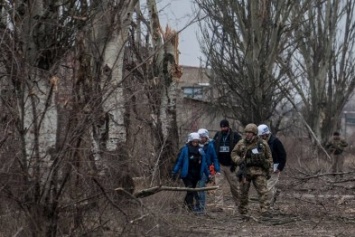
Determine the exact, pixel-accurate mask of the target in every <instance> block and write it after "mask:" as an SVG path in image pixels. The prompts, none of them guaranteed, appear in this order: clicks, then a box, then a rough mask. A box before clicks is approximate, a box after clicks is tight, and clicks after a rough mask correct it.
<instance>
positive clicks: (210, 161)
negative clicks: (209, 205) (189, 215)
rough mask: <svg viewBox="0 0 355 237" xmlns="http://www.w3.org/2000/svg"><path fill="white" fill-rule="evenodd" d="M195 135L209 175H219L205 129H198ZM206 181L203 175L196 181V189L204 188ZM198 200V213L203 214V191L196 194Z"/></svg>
mask: <svg viewBox="0 0 355 237" xmlns="http://www.w3.org/2000/svg"><path fill="white" fill-rule="evenodd" d="M197 133H198V134H199V135H200V147H201V148H202V150H203V152H204V154H205V155H206V163H207V167H208V169H209V171H210V173H211V174H210V175H213V174H214V173H215V172H218V173H219V172H220V167H219V163H218V159H217V154H216V150H215V147H214V141H213V139H210V137H209V132H208V130H207V129H205V128H200V129H199V130H198V131H197ZM211 171H212V172H213V173H212V172H211ZM212 178H213V177H212ZM208 180H209V179H208V177H207V176H206V175H203V176H202V178H201V179H200V180H199V181H198V184H197V187H199V188H204V187H206V183H207V181H208ZM198 198H199V203H200V211H201V213H204V212H205V210H206V192H205V191H200V192H198Z"/></svg>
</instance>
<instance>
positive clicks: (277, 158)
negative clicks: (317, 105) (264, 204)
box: [258, 124, 287, 208]
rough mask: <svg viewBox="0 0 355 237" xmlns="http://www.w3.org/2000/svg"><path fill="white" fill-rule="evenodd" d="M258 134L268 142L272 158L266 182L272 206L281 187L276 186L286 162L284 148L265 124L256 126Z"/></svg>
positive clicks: (272, 206)
mask: <svg viewBox="0 0 355 237" xmlns="http://www.w3.org/2000/svg"><path fill="white" fill-rule="evenodd" d="M258 135H259V137H261V138H262V139H264V140H265V141H267V143H268V144H269V147H270V150H271V154H272V160H273V173H272V175H271V178H270V179H269V180H268V182H267V188H268V191H269V192H268V196H269V201H270V207H271V208H274V205H275V202H276V199H277V197H278V196H279V195H280V192H281V189H279V188H277V183H278V181H279V176H280V173H281V172H282V171H283V169H284V167H285V164H286V156H287V155H286V151H285V148H284V146H283V144H282V142H281V141H280V139H278V138H277V137H276V136H274V135H273V134H272V133H271V131H270V129H269V127H268V126H267V125H266V124H260V125H259V126H258Z"/></svg>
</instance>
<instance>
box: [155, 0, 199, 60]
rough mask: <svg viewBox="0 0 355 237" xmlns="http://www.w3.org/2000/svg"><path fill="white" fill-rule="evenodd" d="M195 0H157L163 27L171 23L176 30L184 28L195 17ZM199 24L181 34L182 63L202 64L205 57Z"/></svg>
mask: <svg viewBox="0 0 355 237" xmlns="http://www.w3.org/2000/svg"><path fill="white" fill-rule="evenodd" d="M192 2H193V0H157V4H158V6H157V7H158V11H159V20H160V24H161V26H162V28H163V29H165V27H166V24H169V26H171V27H172V28H173V29H175V30H181V29H183V28H184V27H185V26H186V25H187V24H188V23H189V22H191V20H193V19H194V14H193V3H192ZM198 33H199V29H198V25H197V24H196V23H195V24H192V25H191V26H188V27H187V28H186V29H184V30H183V31H182V32H181V33H180V35H179V39H180V41H179V50H180V65H184V66H200V64H201V63H200V58H203V56H202V53H201V50H200V46H199V43H198V39H197V36H196V34H198Z"/></svg>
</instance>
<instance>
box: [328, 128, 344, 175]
mask: <svg viewBox="0 0 355 237" xmlns="http://www.w3.org/2000/svg"><path fill="white" fill-rule="evenodd" d="M347 146H348V143H347V142H346V141H345V140H344V139H343V138H341V137H340V133H339V132H334V133H333V138H332V139H331V140H330V141H328V142H327V144H326V145H325V148H326V149H327V150H328V152H329V153H330V154H331V156H332V158H333V163H332V172H333V175H336V174H338V173H342V172H343V165H344V160H345V156H344V154H343V151H344V148H345V147H347ZM340 177H342V175H341V174H340Z"/></svg>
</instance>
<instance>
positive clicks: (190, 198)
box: [183, 178, 200, 211]
mask: <svg viewBox="0 0 355 237" xmlns="http://www.w3.org/2000/svg"><path fill="white" fill-rule="evenodd" d="M183 182H184V184H185V187H186V188H196V185H197V182H198V180H197V179H196V180H194V179H189V178H184V179H183ZM196 195H197V193H196V192H191V191H187V192H186V196H185V205H186V206H187V208H188V209H189V210H191V211H193V210H194V207H195V206H194V197H195V196H196ZM196 201H198V200H196ZM199 205H200V204H199V203H197V202H196V207H198V206H199Z"/></svg>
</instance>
